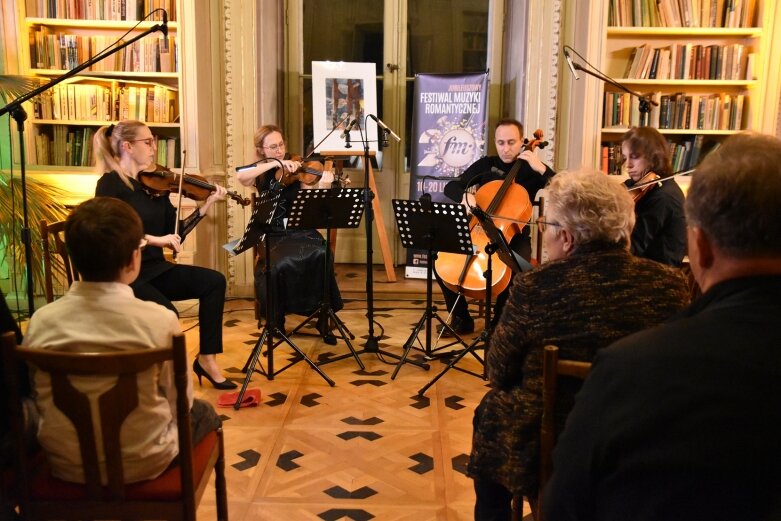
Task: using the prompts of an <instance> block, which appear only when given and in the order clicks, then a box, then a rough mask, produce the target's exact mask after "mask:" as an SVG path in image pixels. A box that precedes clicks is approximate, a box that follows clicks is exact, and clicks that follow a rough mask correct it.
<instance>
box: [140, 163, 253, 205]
mask: <svg viewBox="0 0 781 521" xmlns="http://www.w3.org/2000/svg"><path fill="white" fill-rule="evenodd" d="M181 176H184V177H183V178H182V179H181V181H182V195H183V196H185V197H189V198H190V199H193V200H195V201H205V200H206V199H207V198H208V197H209V195H211V194H212V192H214V191H215V190H217V187H216V186H214V185H213V184H211V183H209V182H208V181H207V180H206V178H204V177H201V176H199V175H195V174H177V173H176V172H174V171H172V170H171V169H169V168H166V167H164V166H162V165H154V166H153V167H152V170H142V171H141V172H139V173H138V181H139V182H140V183H141V185H142V186H143V187H144V190H146V192H147V193H148V194H149V195H151V196H153V197H160V196H164V195H168V194H169V193H171V192H173V193H179V181H180V177H181ZM226 195H227V196H228V197H230V198H231V199H233V200H234V201H236V202H237V203H239V204H240V205H242V206H247V205H249V204H251V202H252V201H250V200H249V198H248V197H242V196H241V195H240V194H238V193H236V192H232V191H228V192H227V193H226Z"/></svg>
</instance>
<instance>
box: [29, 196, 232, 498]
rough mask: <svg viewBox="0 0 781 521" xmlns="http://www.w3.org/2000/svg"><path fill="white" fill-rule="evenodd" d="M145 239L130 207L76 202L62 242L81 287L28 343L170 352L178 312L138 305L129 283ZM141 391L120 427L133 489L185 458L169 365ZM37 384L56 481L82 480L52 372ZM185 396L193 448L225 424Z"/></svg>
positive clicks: (32, 327)
mask: <svg viewBox="0 0 781 521" xmlns="http://www.w3.org/2000/svg"><path fill="white" fill-rule="evenodd" d="M143 238H144V230H143V226H142V224H141V219H140V218H139V217H138V214H137V213H136V212H135V210H133V208H132V207H131V206H130V205H128V204H127V203H125V202H123V201H120V200H119V199H114V198H111V197H96V198H94V199H90V200H88V201H86V202H84V203H82V204H80V205H79V206H78V207H77V208H76V209H75V210H74V211H73V212H72V213H71V215H70V216H68V219H67V221H66V223H65V242H66V243H67V244H68V250H69V252H70V255H71V258H72V260H73V264H74V265H75V267H76V269H77V270H78V271H79V274H80V275H81V277H82V281H78V282H74V283H73V285H72V286H71V287H70V289H69V290H68V292H67V293H66V294H65V296H63V297H62V298H60V299H59V300H56V301H54V302H52V303H51V304H47V305H46V306H43V307H42V308H41V309H39V310H38V311H37V312H36V313H35V314H34V315H33V316H32V319H31V320H30V324H29V327H28V328H27V334H26V335H25V338H24V345H25V346H26V347H30V348H35V349H53V350H68V351H73V350H77V351H81V352H94V351H105V350H107V349H109V350H110V349H117V350H129V349H154V348H158V347H165V346H169V345H171V339H172V336H173V335H175V334H177V333H180V332H181V329H180V327H179V321H178V319H177V317H176V314H175V313H174V312H173V311H171V310H169V309H167V308H165V307H163V306H161V305H160V304H156V303H154V302H146V301H143V300H139V299H137V298H136V297H135V296H133V290H132V289H131V288H130V286H129V284H130V283H131V282H133V280H135V278H136V276H137V275H138V272H139V270H140V267H141V249H142V248H143V246H144V244H143V242H142V241H143ZM109 380H110V381H102V382H101V381H91V382H88V383H87V382H84V383H81V384H76V385H77V387H79V388H82V389H84V388H87V389H89V394H90V395H91V396H94V397H97V396H99V395H100V394H102V393H103V392H105V391H106V390H107V389H108V388H109V387H111V386H112V385H113V380H114V379H113V378H112V379H109ZM87 385H89V387H86V386H87ZM138 385H139V407H138V408H137V409H136V410H135V411H133V412H132V413H131V414H130V416H128V418H127V420H126V421H125V424H124V425H123V427H122V429H123V432H122V438H123V440H126V441H127V445H126V446H124V447H123V449H122V456H123V463H122V464H123V467H124V471H125V480H126V481H128V482H135V481H141V480H145V479H153V478H155V477H157V476H158V475H160V474H161V473H162V472H163V471H164V470H165V469H166V468H167V467H168V466H169V464H170V463H171V462H172V461H173V460H174V458H175V457H176V456H177V454H178V451H179V447H178V441H177V428H176V414H175V409H174V408H175V405H176V396H175V395H176V391H175V387H174V381H173V366H172V364H171V363H166V364H164V365H163V366H162V367H155V368H152V369H149V370H148V371H146V372H144V373H141V374H140V375H139V384H138ZM82 386H84V387H82ZM33 387H34V391H35V395H36V403H37V405H38V410H39V411H40V414H41V419H40V424H39V430H38V441H39V442H40V444H41V446H42V447H43V449H44V450H45V451H46V453H47V456H48V459H49V462H50V464H51V467H52V472H53V474H54V475H55V476H56V477H58V478H60V479H63V480H66V481H74V482H81V483H83V482H84V477H83V472H82V468H81V455H80V453H79V445H78V440H77V437H76V430H75V429H74V427H73V425H72V424H71V422H70V420H69V419H68V418H67V417H66V416H65V415H63V414H62V412H60V411H59V409H57V407H56V406H55V405H54V403H53V401H52V394H51V382H50V380H49V377H48V375H47V374H46V373H44V372H41V371H37V372H36V373H35V375H34V379H33ZM188 398H189V399H190V403H192V437H193V442H194V443H197V442H198V441H200V440H201V439H202V438H203V437H204V436H206V434H208V433H209V432H210V431H212V430H214V429H216V428H218V427H219V426H220V420H219V418H218V417H217V415H216V413H215V411H214V409H213V408H212V407H211V405H210V404H208V403H207V402H204V401H202V400H193V399H192V383H190V384H189V385H188Z"/></svg>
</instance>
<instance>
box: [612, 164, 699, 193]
mask: <svg viewBox="0 0 781 521" xmlns="http://www.w3.org/2000/svg"><path fill="white" fill-rule="evenodd" d="M695 170H697V169H696V168H692V169H690V170H682V171H680V172H675V173H673V174H670V175H668V176H665V177H660V178H659V179H654V180H653V181H645V182H644V183H640V184H636V185H632V186H630V187H629V188H628V189H627V191H629V192H631V191H633V190H640V189H641V188H644V187H646V186H649V185H652V184H656V183H663V182H664V181H667V180H669V179H672V178H673V177H678V176H679V175H686V174H691V173H692V172H694V171H695Z"/></svg>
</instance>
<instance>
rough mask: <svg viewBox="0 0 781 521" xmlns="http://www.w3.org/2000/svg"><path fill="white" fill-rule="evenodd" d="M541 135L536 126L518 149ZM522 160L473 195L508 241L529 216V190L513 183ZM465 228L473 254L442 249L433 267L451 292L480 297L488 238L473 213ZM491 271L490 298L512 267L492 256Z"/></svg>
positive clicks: (539, 139)
mask: <svg viewBox="0 0 781 521" xmlns="http://www.w3.org/2000/svg"><path fill="white" fill-rule="evenodd" d="M542 137H543V134H542V130H539V129H537V130H536V131H535V132H534V139H533V140H528V141H527V142H526V143H525V144H524V145H523V147H522V148H521V152H523V151H525V150H531V151H533V150H534V149H535V147H537V146H540V147H542V146H545V144H546V143H544V142H543V141H542ZM524 163H525V161H523V160H522V159H516V160H515V163H514V164H513V166H512V168H511V169H510V172H509V173H508V174H507V176H506V177H505V178H504V180H502V181H499V180H496V181H489V182H488V183H486V184H484V185H483V186H481V187H480V188H479V189H478V190H477V193H476V194H475V201H476V203H475V204H476V206H478V207H479V208H480V209H483V210H484V212H485V213H487V214H488V215H490V216H493V217H494V219H495V221H496V227H497V228H498V229H499V230H500V231H501V232H502V235H504V237H505V239H506V240H507V242H508V243H509V242H510V241H511V240H512V238H513V237H514V236H515V234H517V233H521V232H522V231H523V226H524V225H523V224H522V223H524V222H529V220H530V219H531V216H532V203H531V201H530V200H529V193H528V192H527V191H526V189H525V188H523V187H522V186H521V185H519V184H518V183H516V182H515V178H516V177H517V175H518V171H519V170H520V169H521V166H523V164H524ZM469 228H470V235H471V237H472V244H473V246H474V251H473V253H472V254H471V255H467V256H466V258H464V256H463V255H462V254H459V253H448V252H442V253H440V254H439V256H438V258H437V262H436V264H435V269H436V270H437V274H438V275H439V277H440V279H442V282H443V283H444V284H445V286H446V287H447V288H448V289H450V290H451V291H453V292H455V293H463V294H464V296H465V297H468V298H475V299H480V300H482V299H483V298H485V293H486V288H485V286H486V280H485V275H484V274H485V272H486V270H487V268H488V253H487V252H486V251H485V248H486V246H487V245H488V244H489V243H490V239H489V238H488V236H487V235H486V233H485V231H484V230H483V227H482V226H481V225H480V223H479V222H478V221H477V219H476V218H475V217H474V216H473V217H472V220H471V221H470V224H469ZM491 271H492V277H491V297H492V298H496V297H497V296H498V295H499V294H500V293H501V292H502V291H504V290H505V289H507V286H508V285H509V284H510V278H511V277H512V270H510V268H509V267H508V266H507V265H506V264H505V263H504V262H502V261H501V260H500V259H498V258H496V259H492V261H491Z"/></svg>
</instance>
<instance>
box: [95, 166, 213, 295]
mask: <svg viewBox="0 0 781 521" xmlns="http://www.w3.org/2000/svg"><path fill="white" fill-rule="evenodd" d="M130 184H131V185H132V186H133V188H132V189H131V188H129V187H128V186H127V185H126V184H125V183H123V182H122V179H121V178H120V177H119V174H117V173H116V172H108V173H106V174H103V175H102V176H101V177H100V179H98V184H97V186H96V187H95V195H96V196H104V197H115V198H117V199H121V200H122V201H125V202H126V203H128V204H129V205H130V206H132V207H133V208H134V209H135V210H136V212H138V215H139V216H140V217H141V222H142V223H143V225H144V234H148V235H156V236H163V235H168V234H171V233H174V230H175V227H176V226H175V225H176V208H174V205H173V204H171V200H170V199H169V197H168V196H167V195H164V196H152V195H149V194H148V193H147V192H146V191H144V188H143V186H142V185H141V183H139V182H138V181H136V180H135V179H130ZM198 220H200V213H199V210H197V209H196V210H195V212H193V213H192V214H191V215H189V216H188V217H187V218H186V219H185V220H183V221H180V226H179V230H180V231H179V236H180V237H182V240H184V237H185V236H186V235H187V234H188V233H189V232H190V231H191V230H192V229H193V227H194V226H195V224H196V223H197V222H198ZM173 266H174V265H173V264H171V263H170V262H166V260H165V257H164V256H163V248H160V247H158V246H151V245H148V246H147V247H146V248H144V251H143V252H142V253H141V273H140V274H139V275H138V279H136V280H137V281H149V280H152V279H153V278H155V277H157V276H158V275H160V274H161V273H164V272H165V271H168V270H169V269H171V268H172V267H173Z"/></svg>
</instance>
